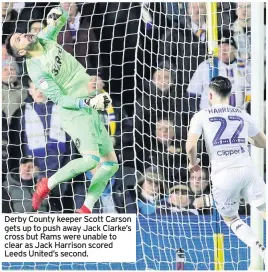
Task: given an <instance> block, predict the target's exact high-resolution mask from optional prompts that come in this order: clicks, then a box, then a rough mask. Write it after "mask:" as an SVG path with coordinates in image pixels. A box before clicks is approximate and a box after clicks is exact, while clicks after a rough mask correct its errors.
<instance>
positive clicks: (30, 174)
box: [3, 158, 49, 213]
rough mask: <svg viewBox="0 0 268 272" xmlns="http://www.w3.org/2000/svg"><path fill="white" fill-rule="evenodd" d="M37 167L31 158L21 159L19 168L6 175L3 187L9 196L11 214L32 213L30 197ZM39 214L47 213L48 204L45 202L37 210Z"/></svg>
mask: <svg viewBox="0 0 268 272" xmlns="http://www.w3.org/2000/svg"><path fill="white" fill-rule="evenodd" d="M37 171H38V169H37V167H36V165H35V163H34V160H33V159H32V158H23V159H21V161H20V166H19V168H15V169H12V171H11V172H10V173H9V174H8V176H7V180H6V181H5V182H4V184H3V185H4V187H5V189H6V190H7V192H8V195H9V196H10V200H11V205H12V212H15V213H29V212H34V209H33V207H32V195H33V193H34V187H35V183H36V174H37ZM39 211H40V212H48V211H49V204H48V201H47V200H45V201H44V202H43V203H42V204H41V207H40V209H39Z"/></svg>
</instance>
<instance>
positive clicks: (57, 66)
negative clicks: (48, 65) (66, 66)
mask: <svg viewBox="0 0 268 272" xmlns="http://www.w3.org/2000/svg"><path fill="white" fill-rule="evenodd" d="M57 49H58V54H57V55H56V56H55V62H54V67H53V69H52V73H53V75H54V76H57V75H58V74H59V72H60V69H61V65H62V48H61V47H60V46H57Z"/></svg>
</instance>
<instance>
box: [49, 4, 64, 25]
mask: <svg viewBox="0 0 268 272" xmlns="http://www.w3.org/2000/svg"><path fill="white" fill-rule="evenodd" d="M61 15H62V9H61V8H60V7H56V8H52V9H51V10H50V12H49V13H48V15H47V24H48V25H55V24H56V21H57V20H58V18H59V17H60V16H61Z"/></svg>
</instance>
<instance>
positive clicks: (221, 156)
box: [186, 76, 266, 258]
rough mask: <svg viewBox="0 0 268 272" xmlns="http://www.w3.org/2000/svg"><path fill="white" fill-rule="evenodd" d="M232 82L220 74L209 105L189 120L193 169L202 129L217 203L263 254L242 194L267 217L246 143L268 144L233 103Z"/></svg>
mask: <svg viewBox="0 0 268 272" xmlns="http://www.w3.org/2000/svg"><path fill="white" fill-rule="evenodd" d="M231 89H232V84H231V82H230V80H229V79H227V78H225V77H222V76H218V77H215V78H213V79H212V80H211V82H210V84H209V89H208V92H209V95H208V98H209V103H210V105H211V107H209V108H207V109H205V110H201V111H200V112H198V113H196V114H195V115H194V117H193V118H192V120H191V125H190V130H189V133H188V139H187V143H186V151H187V155H188V158H189V171H190V172H193V171H197V170H198V169H200V166H199V159H197V151H196V146H197V141H198V139H199V137H200V135H201V134H203V136H204V139H205V143H206V147H207V151H208V153H209V156H210V162H211V170H212V171H211V180H212V185H213V188H212V193H213V197H214V201H215V204H216V208H217V210H218V211H219V213H220V215H221V216H222V217H223V219H224V221H225V223H226V224H227V225H228V226H229V227H230V228H231V229H232V231H233V232H234V233H235V234H236V236H237V237H238V238H239V239H240V240H242V241H243V242H244V243H245V244H246V245H248V246H249V247H253V248H255V249H256V250H257V252H258V253H259V254H260V255H261V256H262V257H263V258H265V257H264V256H265V248H264V247H263V245H261V244H260V242H259V241H258V240H257V238H256V236H255V234H254V231H253V229H251V227H250V226H248V225H247V224H246V223H245V222H244V221H242V220H241V219H240V218H239V215H238V209H239V202H240V199H241V198H243V199H245V200H246V201H247V202H248V203H249V204H250V205H252V206H255V207H256V208H257V209H258V210H259V212H260V214H261V215H262V217H263V218H264V219H265V220H266V199H265V197H266V196H265V183H264V181H263V179H262V178H261V177H260V176H259V175H258V173H257V171H256V168H255V166H254V163H253V160H252V159H251V157H250V155H249V151H248V142H250V143H251V144H253V145H255V146H256V147H259V148H265V147H266V136H265V134H264V133H263V132H262V131H261V130H260V129H259V128H258V127H257V126H256V124H255V123H254V121H253V119H252V117H251V116H250V115H249V114H248V113H246V112H245V111H243V110H241V109H239V108H236V107H232V106H229V95H230V93H231Z"/></svg>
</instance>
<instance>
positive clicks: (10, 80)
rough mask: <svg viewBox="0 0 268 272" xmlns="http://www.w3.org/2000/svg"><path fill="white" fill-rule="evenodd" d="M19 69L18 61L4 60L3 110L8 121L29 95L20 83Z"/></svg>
mask: <svg viewBox="0 0 268 272" xmlns="http://www.w3.org/2000/svg"><path fill="white" fill-rule="evenodd" d="M18 71H19V68H18V65H17V63H16V62H13V61H11V62H10V61H7V60H5V61H2V110H3V112H4V113H5V115H6V117H7V121H8V123H10V119H11V116H12V115H13V114H14V112H15V111H16V110H17V109H19V108H20V106H21V104H22V103H23V101H24V100H25V98H26V97H27V91H26V90H25V89H24V88H23V87H22V86H21V85H20V81H19V77H18Z"/></svg>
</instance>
